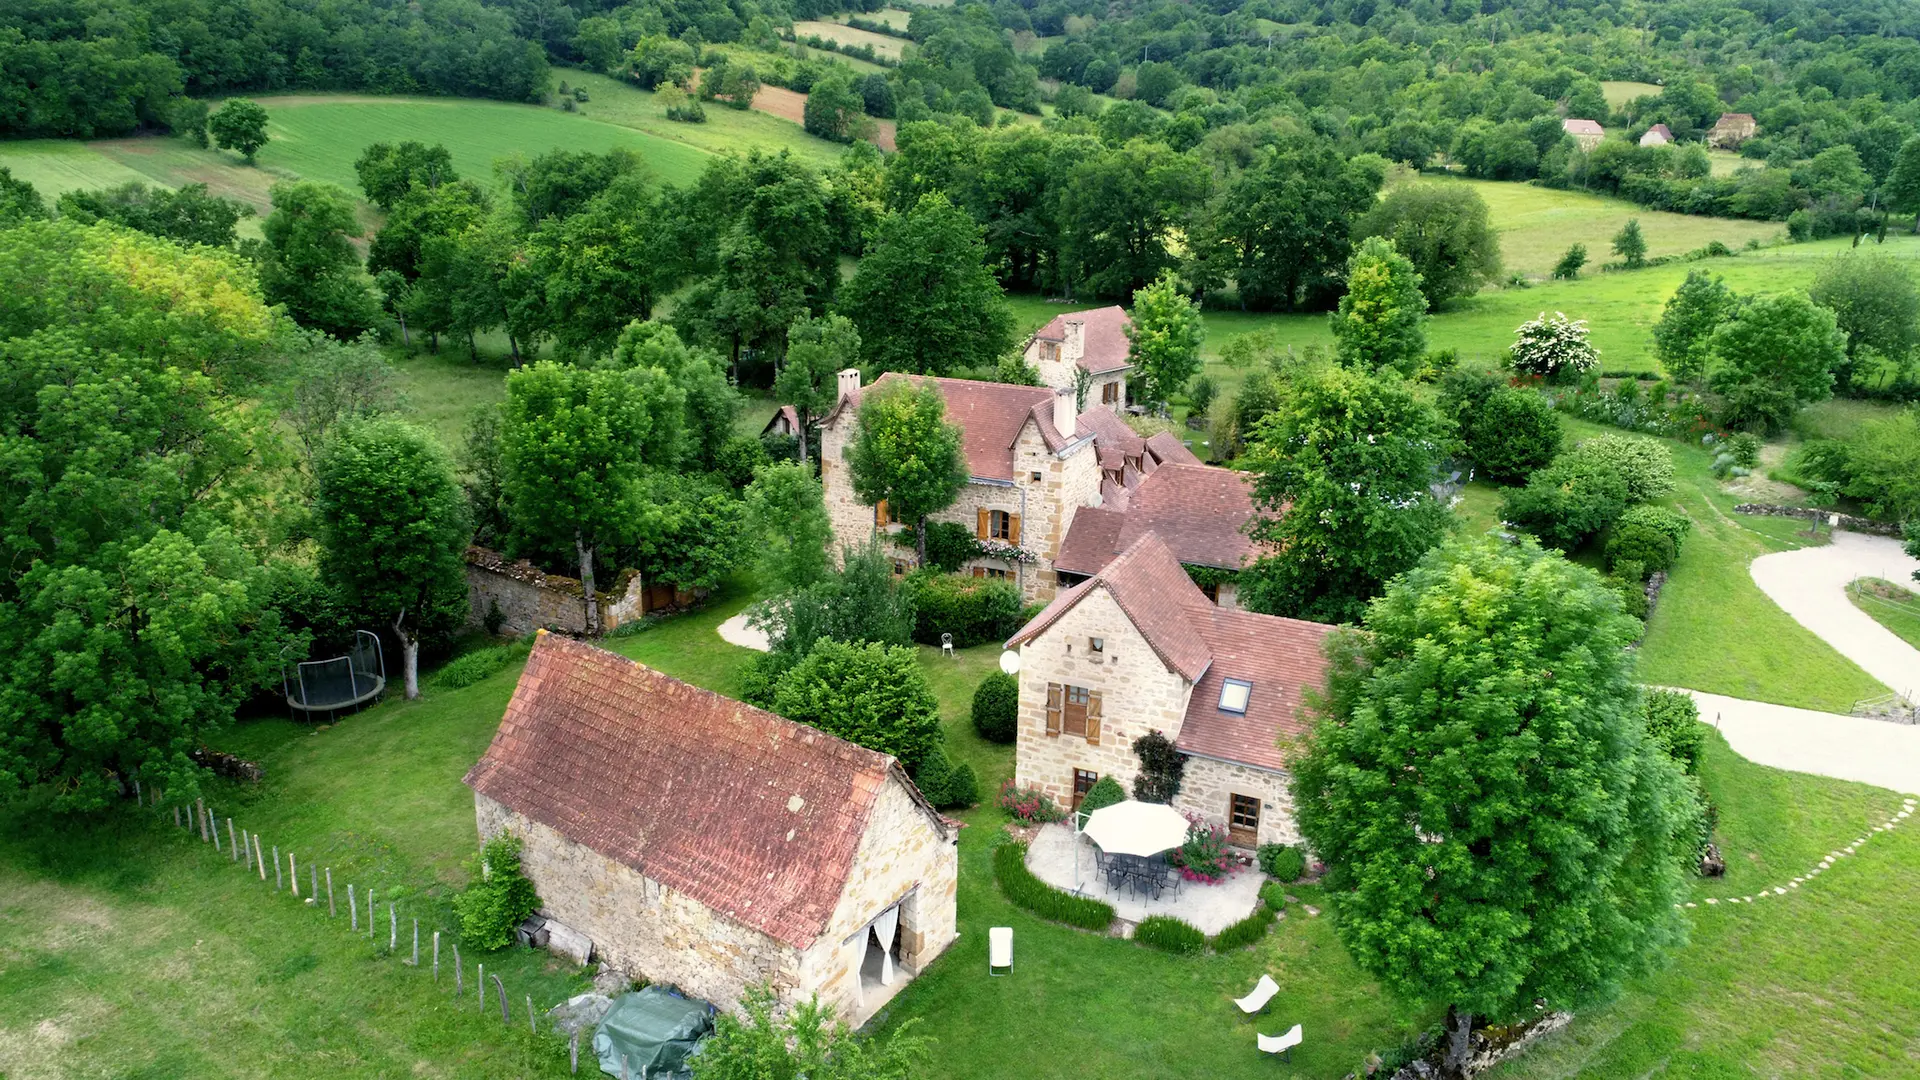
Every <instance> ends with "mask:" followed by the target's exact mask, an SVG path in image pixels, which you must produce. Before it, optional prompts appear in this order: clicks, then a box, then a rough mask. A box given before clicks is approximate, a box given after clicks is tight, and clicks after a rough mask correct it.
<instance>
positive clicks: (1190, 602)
mask: <svg viewBox="0 0 1920 1080" xmlns="http://www.w3.org/2000/svg"><path fill="white" fill-rule="evenodd" d="M1082 513H1085V511H1082ZM1075 516H1076V517H1077V516H1078V515H1075ZM1094 589H1105V590H1107V594H1108V595H1110V596H1112V597H1113V600H1114V602H1115V603H1117V604H1119V605H1120V610H1122V611H1124V612H1126V613H1127V618H1128V619H1130V620H1132V622H1133V625H1134V626H1135V628H1137V629H1138V630H1139V631H1140V635H1141V636H1142V637H1144V638H1146V639H1147V644H1148V645H1149V646H1151V647H1152V648H1153V651H1154V653H1155V655H1157V656H1159V657H1160V659H1161V662H1163V663H1165V664H1166V665H1167V667H1169V668H1171V669H1172V670H1174V671H1177V672H1179V673H1180V675H1181V676H1182V677H1183V678H1185V679H1187V680H1188V681H1193V680H1195V679H1198V678H1199V677H1200V676H1201V674H1202V673H1203V672H1205V671H1206V670H1207V665H1208V664H1210V663H1212V662H1213V656H1212V654H1211V653H1210V652H1209V651H1208V649H1207V645H1206V642H1205V641H1204V640H1202V639H1201V638H1200V637H1199V636H1197V635H1196V634H1195V633H1194V632H1193V628H1194V626H1195V625H1197V624H1198V623H1200V622H1204V621H1205V620H1206V619H1207V618H1208V617H1209V614H1208V613H1209V612H1210V611H1212V610H1213V604H1212V602H1211V601H1209V600H1208V599H1207V597H1206V594H1204V593H1202V592H1201V591H1200V589H1199V587H1198V586H1196V585H1194V583H1193V579H1192V578H1190V577H1188V576H1187V572H1186V570H1184V569H1182V568H1181V566H1180V561H1179V560H1178V559H1175V558H1174V557H1173V553H1172V552H1171V551H1168V550H1167V546H1166V545H1165V544H1163V543H1161V542H1160V538H1159V537H1157V536H1154V535H1153V534H1151V533H1149V534H1147V535H1146V536H1144V537H1142V538H1141V539H1140V540H1139V542H1137V543H1135V544H1134V545H1133V546H1132V547H1130V548H1128V549H1127V550H1126V551H1125V552H1124V553H1122V554H1121V555H1120V557H1119V558H1117V559H1114V560H1113V561H1112V562H1109V563H1108V564H1107V565H1106V566H1105V567H1103V568H1102V569H1101V570H1100V572H1099V573H1098V574H1095V575H1094V576H1093V577H1090V578H1088V579H1087V580H1085V581H1083V582H1081V583H1080V584H1078V585H1075V586H1074V587H1073V588H1071V589H1068V590H1067V591H1066V592H1064V593H1062V594H1061V595H1060V596H1058V597H1056V598H1055V599H1054V601H1053V603H1051V604H1048V605H1047V606H1046V608H1044V609H1043V610H1042V611H1041V612H1040V614H1038V615H1035V616H1034V617H1033V621H1032V622H1029V623H1028V624H1027V625H1025V626H1023V627H1021V628H1020V631H1019V632H1018V633H1016V634H1014V635H1013V637H1012V638H1011V639H1009V640H1008V641H1007V647H1008V648H1013V647H1014V646H1016V645H1020V644H1024V643H1026V642H1028V641H1031V640H1033V639H1034V638H1035V637H1037V636H1039V635H1040V634H1041V633H1042V632H1044V631H1045V630H1046V629H1047V627H1049V626H1051V625H1053V622H1054V620H1056V619H1058V618H1059V617H1060V616H1061V615H1064V614H1066V613H1067V612H1068V611H1069V610H1071V609H1072V608H1073V606H1074V605H1075V604H1078V603H1079V602H1080V600H1081V598H1082V597H1084V596H1086V595H1087V593H1089V592H1091V591H1092V590H1094Z"/></svg>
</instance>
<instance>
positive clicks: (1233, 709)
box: [1220, 679, 1253, 713]
mask: <svg viewBox="0 0 1920 1080" xmlns="http://www.w3.org/2000/svg"><path fill="white" fill-rule="evenodd" d="M1252 696H1253V684H1252V683H1250V682H1246V681H1243V680H1241V679H1228V680H1227V681H1226V682H1224V683H1221V684H1220V711H1221V712H1230V713H1244V712H1246V711H1247V699H1248V698H1250V697H1252Z"/></svg>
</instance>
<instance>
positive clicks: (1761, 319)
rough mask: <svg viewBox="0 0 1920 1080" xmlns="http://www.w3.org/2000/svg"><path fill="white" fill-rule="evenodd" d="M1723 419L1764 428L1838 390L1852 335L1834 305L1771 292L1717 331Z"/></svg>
mask: <svg viewBox="0 0 1920 1080" xmlns="http://www.w3.org/2000/svg"><path fill="white" fill-rule="evenodd" d="M1709 350H1710V351H1711V353H1712V356H1713V374H1712V376H1711V377H1710V379H1709V381H1708V385H1710V386H1711V387H1712V388H1713V390H1714V392H1715V393H1717V394H1719V395H1720V396H1721V399H1722V403H1721V413H1720V418H1721V422H1722V423H1724V424H1726V425H1727V426H1728V427H1736V428H1751V429H1756V430H1759V431H1762V432H1770V431H1777V430H1779V429H1780V428H1782V427H1785V426H1786V424H1787V421H1789V420H1791V419H1792V418H1793V414H1794V413H1796V412H1798V411H1799V409H1800V407H1801V406H1802V405H1807V404H1811V403H1812V402H1815V401H1824V400H1826V399H1827V398H1828V397H1831V396H1832V395H1833V370H1834V368H1836V367H1839V366H1840V365H1841V364H1843V363H1845V362H1846V356H1847V350H1846V336H1845V335H1843V334H1842V333H1840V330H1839V327H1838V325H1837V323H1836V322H1835V319H1834V316H1833V312H1831V311H1828V310H1827V309H1826V308H1823V307H1819V306H1816V305H1815V304H1814V303H1813V301H1811V300H1808V299H1807V298H1806V297H1805V296H1803V295H1801V294H1799V293H1784V294H1781V295H1777V296H1763V297H1760V298H1758V299H1756V300H1753V301H1751V302H1749V303H1748V304H1747V305H1746V308H1745V309H1744V310H1743V311H1741V312H1740V315H1739V317H1738V318H1735V319H1732V320H1730V321H1728V322H1727V323H1725V324H1724V325H1722V326H1721V327H1720V328H1719V329H1718V330H1715V331H1714V333H1713V338H1712V341H1711V343H1710V344H1709Z"/></svg>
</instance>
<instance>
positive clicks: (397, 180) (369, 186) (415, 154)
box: [353, 139, 460, 210]
mask: <svg viewBox="0 0 1920 1080" xmlns="http://www.w3.org/2000/svg"><path fill="white" fill-rule="evenodd" d="M353 171H354V175H356V176H358V177H359V178H360V190H361V191H363V192H365V193H366V196H367V201H368V202H370V203H372V204H373V205H375V206H377V207H379V208H380V209H382V210H391V209H393V208H394V205H395V204H396V203H398V202H399V201H400V200H401V199H404V198H406V197H407V196H408V195H411V194H412V193H414V192H415V191H432V190H433V189H434V188H437V187H439V186H440V185H441V184H451V183H453V182H454V181H455V180H458V179H460V174H459V173H457V172H455V171H454V170H453V155H452V154H451V153H449V152H448V151H447V148H446V147H444V146H442V145H440V144H439V143H435V144H434V145H432V146H427V145H426V144H424V143H418V142H414V141H412V140H411V139H409V140H407V141H406V142H403V143H401V144H400V145H398V146H394V145H391V144H389V143H374V144H372V145H370V146H368V147H367V148H366V149H365V150H362V151H361V152H360V158H359V160H357V161H355V162H354V163H353Z"/></svg>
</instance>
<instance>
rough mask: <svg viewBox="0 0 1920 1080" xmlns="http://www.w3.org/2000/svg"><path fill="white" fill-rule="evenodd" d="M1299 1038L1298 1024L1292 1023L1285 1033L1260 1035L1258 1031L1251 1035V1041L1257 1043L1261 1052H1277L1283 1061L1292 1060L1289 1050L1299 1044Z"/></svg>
mask: <svg viewBox="0 0 1920 1080" xmlns="http://www.w3.org/2000/svg"><path fill="white" fill-rule="evenodd" d="M1301 1038H1302V1036H1301V1034H1300V1025H1299V1024H1295V1025H1293V1028H1292V1029H1291V1030H1289V1031H1288V1032H1287V1033H1286V1034H1285V1035H1262V1034H1260V1033H1259V1032H1254V1035H1253V1041H1254V1042H1255V1043H1257V1044H1259V1046H1260V1051H1261V1052H1262V1053H1266V1054H1279V1055H1281V1060H1283V1061H1291V1060H1293V1055H1292V1053H1291V1051H1292V1050H1293V1048H1294V1047H1296V1046H1299V1045H1300V1040H1301Z"/></svg>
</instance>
